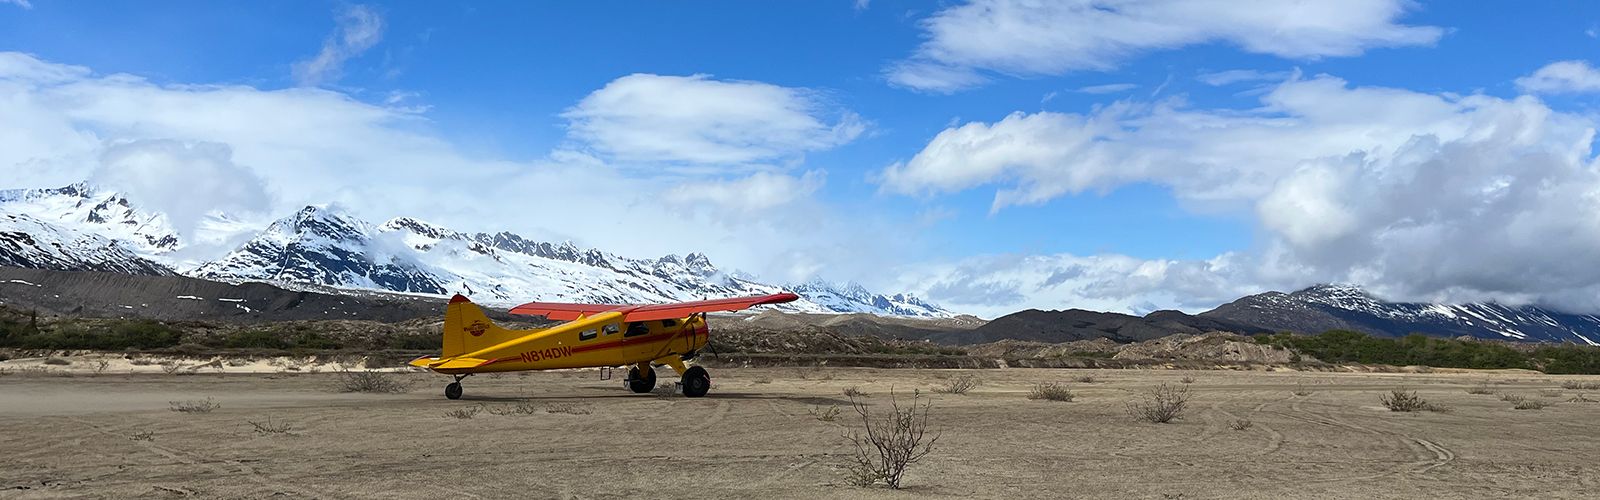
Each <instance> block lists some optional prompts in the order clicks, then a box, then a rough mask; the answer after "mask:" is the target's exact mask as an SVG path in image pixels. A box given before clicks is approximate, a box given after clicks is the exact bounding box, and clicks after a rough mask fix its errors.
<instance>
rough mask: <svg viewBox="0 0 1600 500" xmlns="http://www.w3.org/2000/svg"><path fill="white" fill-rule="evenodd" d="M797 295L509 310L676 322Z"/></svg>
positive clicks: (528, 306) (559, 316)
mask: <svg viewBox="0 0 1600 500" xmlns="http://www.w3.org/2000/svg"><path fill="white" fill-rule="evenodd" d="M799 298H800V296H799V295H795V294H792V293H775V294H772V295H762V296H757V297H738V298H732V299H713V300H701V301H695V302H679V303H677V304H655V305H648V306H639V305H627V304H624V305H606V304H563V303H559V302H529V303H527V304H523V305H520V306H517V307H513V308H511V314H526V315H530V316H544V317H546V318H550V319H553V320H557V321H570V320H574V319H578V316H579V315H587V314H595V313H600V312H606V311H620V312H622V313H623V321H655V320H661V319H676V318H683V317H687V316H689V315H691V314H694V313H702V312H717V311H738V310H742V309H748V308H750V307H752V306H759V305H764V304H781V303H784V302H790V301H793V300H796V299H799Z"/></svg>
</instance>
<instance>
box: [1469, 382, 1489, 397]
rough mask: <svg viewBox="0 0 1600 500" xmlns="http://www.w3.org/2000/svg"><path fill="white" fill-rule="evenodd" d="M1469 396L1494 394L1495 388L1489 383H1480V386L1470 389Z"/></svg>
mask: <svg viewBox="0 0 1600 500" xmlns="http://www.w3.org/2000/svg"><path fill="white" fill-rule="evenodd" d="M1467 394H1494V388H1493V387H1490V386H1489V381H1488V380H1485V381H1483V382H1479V383H1478V385H1475V386H1472V387H1468V388H1467Z"/></svg>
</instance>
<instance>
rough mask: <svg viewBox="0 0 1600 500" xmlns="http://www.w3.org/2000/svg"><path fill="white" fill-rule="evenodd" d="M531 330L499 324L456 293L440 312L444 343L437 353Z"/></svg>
mask: <svg viewBox="0 0 1600 500" xmlns="http://www.w3.org/2000/svg"><path fill="white" fill-rule="evenodd" d="M530 331H531V330H510V329H506V328H501V327H500V326H499V325H496V324H494V322H493V321H490V320H489V316H488V315H485V314H483V309H481V308H479V307H478V305H477V304H473V303H472V301H471V300H468V299H467V298H466V297H463V296H461V295H459V294H457V295H456V296H454V297H451V298H450V305H449V306H446V308H445V312H444V346H443V348H442V349H440V351H441V352H440V356H441V357H443V358H451V357H455V356H460V355H462V354H466V353H470V352H474V351H477V350H479V349H483V348H485V347H489V346H493V345H496V344H500V343H502V342H505V341H508V340H511V339H514V338H518V337H521V336H523V335H526V334H528V333H529V332H530Z"/></svg>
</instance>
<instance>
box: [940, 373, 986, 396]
mask: <svg viewBox="0 0 1600 500" xmlns="http://www.w3.org/2000/svg"><path fill="white" fill-rule="evenodd" d="M979 383H980V382H979V381H978V379H977V378H976V377H973V376H971V375H962V376H960V377H956V378H953V379H950V380H949V381H947V382H945V384H944V385H942V386H939V387H935V388H933V392H937V393H939V394H966V393H967V391H970V390H972V389H973V388H975V387H978V384H979Z"/></svg>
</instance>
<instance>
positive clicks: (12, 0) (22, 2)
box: [0, 0, 33, 9]
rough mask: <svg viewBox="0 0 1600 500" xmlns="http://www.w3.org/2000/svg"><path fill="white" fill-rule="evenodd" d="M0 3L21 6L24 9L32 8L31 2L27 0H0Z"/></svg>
mask: <svg viewBox="0 0 1600 500" xmlns="http://www.w3.org/2000/svg"><path fill="white" fill-rule="evenodd" d="M0 3H9V4H11V5H15V6H18V7H22V8H24V9H32V8H33V4H32V3H29V2H28V0H0Z"/></svg>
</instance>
